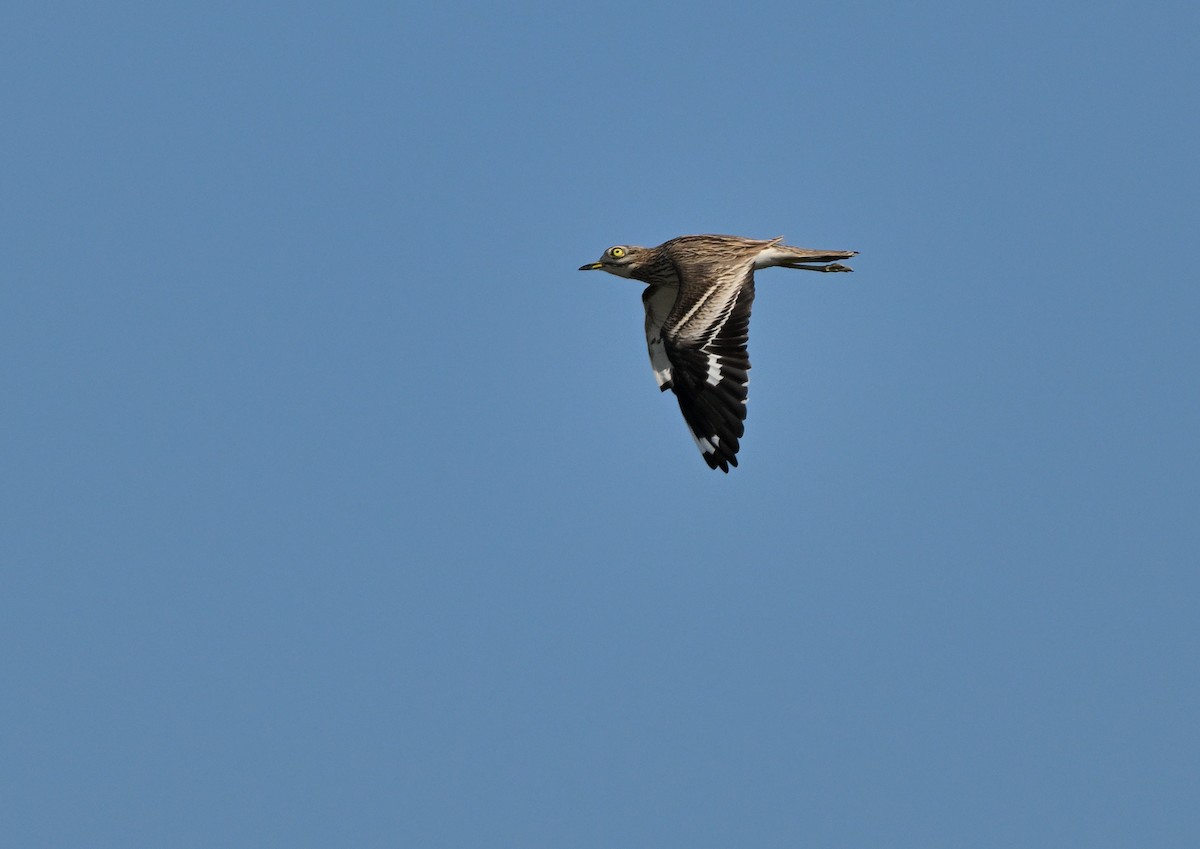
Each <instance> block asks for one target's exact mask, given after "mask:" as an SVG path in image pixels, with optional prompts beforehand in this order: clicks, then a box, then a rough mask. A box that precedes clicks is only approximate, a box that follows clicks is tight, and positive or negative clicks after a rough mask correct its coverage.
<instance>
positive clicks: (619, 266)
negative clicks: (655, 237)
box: [579, 245, 647, 277]
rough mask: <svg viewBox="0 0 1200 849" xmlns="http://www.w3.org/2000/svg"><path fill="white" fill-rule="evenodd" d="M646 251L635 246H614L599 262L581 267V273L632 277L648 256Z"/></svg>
mask: <svg viewBox="0 0 1200 849" xmlns="http://www.w3.org/2000/svg"><path fill="white" fill-rule="evenodd" d="M646 253H647V251H646V249H645V248H639V247H635V246H633V245H613V246H612V247H611V248H609V249H608V250H606V251H605V252H604V256H602V257H600V261H599V262H589V263H588V264H587V265H581V266H579V270H580V271H607V272H608V273H609V274H615V275H617V276H618V277H632V276H633V274H634V271H635V270H636V269H637V267H638V265H639V263H640V262H641V261H642V260H643V259H644V258H645V256H646Z"/></svg>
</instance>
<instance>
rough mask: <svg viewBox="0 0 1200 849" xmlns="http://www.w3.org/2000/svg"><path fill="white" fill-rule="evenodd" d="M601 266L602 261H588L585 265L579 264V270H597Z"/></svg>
mask: <svg viewBox="0 0 1200 849" xmlns="http://www.w3.org/2000/svg"><path fill="white" fill-rule="evenodd" d="M601 268H604V263H602V262H589V263H588V264H587V265H581V266H579V270H580V271H597V270H599V269H601Z"/></svg>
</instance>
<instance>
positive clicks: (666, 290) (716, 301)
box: [579, 235, 857, 472]
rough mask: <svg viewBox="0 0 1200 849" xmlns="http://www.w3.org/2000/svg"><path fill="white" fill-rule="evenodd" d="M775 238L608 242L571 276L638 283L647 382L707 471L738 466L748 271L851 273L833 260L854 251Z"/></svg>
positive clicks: (750, 295)
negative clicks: (667, 403) (666, 398)
mask: <svg viewBox="0 0 1200 849" xmlns="http://www.w3.org/2000/svg"><path fill="white" fill-rule="evenodd" d="M782 242H783V237H782V236H781V237H779V238H778V239H765V240H764V239H743V238H741V237H740V236H711V235H710V236H680V237H679V238H677V239H671V240H670V241H667V242H663V243H662V244H661V245H659V246H658V247H656V248H641V247H637V246H633V245H615V246H614V247H611V248H609V249H608V250H607V251H605V252H604V256H602V257H601V258H600V260H599V261H597V262H592V263H588V264H587V265H584V266H580V268H579V270H580V271H593V270H600V271H607V272H609V273H610V274H615V275H617V276H618V277H628V278H631V279H633V280H640V281H642V282H643V283H646V284H647V286H646V289H645V290H644V291H643V292H642V303H643V305H644V306H645V308H646V345H647V347H648V348H649V350H650V365H651V367H652V368H653V369H654V377H655V380H657V381H658V386H659V388H660V389H661V390H663V391H664V392H665V391H666V390H667V389H670V390H671V391H673V392H674V393H675V396H676V398H678V400H679V409H680V410H681V411H682V413H683V419H684V422H685V423H686V424H687V427H688V431H689V432H690V433H691V434H692V439H694V440H695V442H696V447H697V448H699V449H700V454H701V456H703V457H704V461H705V462H706V463H708V465H709V468H712V469H720V470H721V471H723V472H728V471H729V467H730V466H736V465H737V452H738V448H739V447H740V445H739V442H738V440H739V439H741V438H742V436H743V434H744V433H745V425H744V424H743V422H744V421H745V419H746V386H747V383H748V380H749V379H748V376H747V372H748V371H749V370H750V358H749V356H748V355H747V353H746V341H747V338H748V334H749V330H750V305H751V303H753V301H754V270H755V269H757V268H772V267H779V268H799V269H804V270H807V271H850V270H851V269H850V268H847V267H846V266H844V265H841V264H839V263H837V262H835V260H841V259H849V258H850V257H852V256H854V255H855V254H856V253H857V251H819V250H811V249H809V248H794V247H792V246H790V245H784V244H781V243H782Z"/></svg>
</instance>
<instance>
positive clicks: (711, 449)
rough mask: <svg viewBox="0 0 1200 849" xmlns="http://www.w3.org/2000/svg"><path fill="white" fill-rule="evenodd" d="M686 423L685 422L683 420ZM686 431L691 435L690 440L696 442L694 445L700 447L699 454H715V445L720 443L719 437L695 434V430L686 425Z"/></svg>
mask: <svg viewBox="0 0 1200 849" xmlns="http://www.w3.org/2000/svg"><path fill="white" fill-rule="evenodd" d="M685 424H686V422H685ZM687 429H688V433H690V434H691V435H692V441H693V442H695V443H696V447H697V448H699V449H700V453H701V454H716V453H717V446H718V445H720V444H721V437H719V436H716V435H713V436H704V437H700V436H696V432H695V431H694V430H692V426H691V425H688V426H687Z"/></svg>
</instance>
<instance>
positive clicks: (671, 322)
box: [647, 256, 754, 472]
mask: <svg viewBox="0 0 1200 849" xmlns="http://www.w3.org/2000/svg"><path fill="white" fill-rule="evenodd" d="M676 268H677V269H678V273H679V296H678V297H676V299H675V303H674V306H673V308H672V309H671V312H670V314H669V315H667V317H666V318H665V320H664V321H663V323H662V327H661V340H662V346H663V353H664V355H665V357H666V359H667V360H668V361H669V363H670V366H671V380H670V388H671V389H672V390H673V391H674V392H675V395H676V396H677V397H678V398H679V409H680V410H681V411H682V412H683V419H684V421H685V422H686V423H687V426H688V430H689V431H691V434H692V439H694V440H695V441H696V447H697V448H699V449H700V453H701V455H702V456H703V457H704V461H705V462H706V463H708V465H709V468H712V469H718V468H719V469H721V471H723V472H728V471H729V467H730V466H736V465H737V452H738V448H739V447H740V446H739V444H738V440H739V439H740V438H741V437H742V435H743V434H744V433H745V430H746V429H745V425H744V424H743V422H744V421H745V419H746V386H747V383H748V382H749V376H748V375H747V372H748V371H749V370H750V357H749V355H748V354H747V353H746V341H747V339H748V337H749V332H750V305H751V304H752V303H753V302H754V263H753V257H752V256H746V257H745V258H744V259H740V260H736V259H735V261H734V262H731V263H720V264H716V263H701V262H692V263H678V262H677V263H676ZM648 303H649V302H648ZM647 315H649V309H647ZM650 350H651V360H653V358H654V347H653V345H651V349H650Z"/></svg>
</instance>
